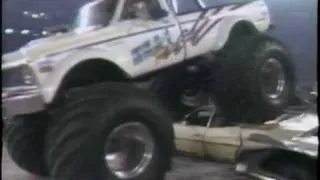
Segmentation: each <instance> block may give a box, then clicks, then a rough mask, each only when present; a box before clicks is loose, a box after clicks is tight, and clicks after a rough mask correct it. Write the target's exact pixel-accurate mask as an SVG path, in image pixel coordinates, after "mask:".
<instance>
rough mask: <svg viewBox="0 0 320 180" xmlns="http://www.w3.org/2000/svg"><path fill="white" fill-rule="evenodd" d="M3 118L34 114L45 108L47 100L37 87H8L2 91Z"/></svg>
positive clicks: (8, 118)
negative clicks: (45, 100)
mask: <svg viewBox="0 0 320 180" xmlns="http://www.w3.org/2000/svg"><path fill="white" fill-rule="evenodd" d="M1 108H2V120H4V121H6V120H10V119H12V118H13V117H14V116H18V115H26V114H32V113H36V112H39V111H42V110H44V109H45V102H44V100H43V98H42V95H41V93H40V91H39V90H38V89H37V87H35V86H32V87H15V88H6V89H3V91H2V107H1Z"/></svg>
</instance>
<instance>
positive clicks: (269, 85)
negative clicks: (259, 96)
mask: <svg viewBox="0 0 320 180" xmlns="http://www.w3.org/2000/svg"><path fill="white" fill-rule="evenodd" d="M260 80H261V81H260V82H261V89H262V92H263V94H264V95H265V96H266V97H267V98H268V99H271V100H274V99H278V98H279V97H280V96H281V95H282V93H283V92H284V90H285V86H286V78H285V72H284V69H283V67H282V64H281V63H280V62H279V61H278V60H277V59H274V58H270V59H268V60H267V61H266V62H265V63H264V64H263V65H262V68H261V71H260Z"/></svg>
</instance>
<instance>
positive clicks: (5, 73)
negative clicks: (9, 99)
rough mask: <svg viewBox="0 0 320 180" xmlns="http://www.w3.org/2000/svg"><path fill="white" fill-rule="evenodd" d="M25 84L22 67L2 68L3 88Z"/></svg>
mask: <svg viewBox="0 0 320 180" xmlns="http://www.w3.org/2000/svg"><path fill="white" fill-rule="evenodd" d="M21 85H24V80H23V75H22V70H21V67H17V68H11V69H4V70H2V88H8V87H14V86H21Z"/></svg>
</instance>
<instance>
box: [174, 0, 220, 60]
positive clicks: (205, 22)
mask: <svg viewBox="0 0 320 180" xmlns="http://www.w3.org/2000/svg"><path fill="white" fill-rule="evenodd" d="M172 4H173V8H174V11H175V13H176V16H177V19H178V21H179V23H180V25H181V29H182V34H181V37H180V40H181V41H183V42H184V43H185V47H186V54H187V59H189V58H192V57H195V56H198V55H202V54H205V53H208V52H210V51H211V50H212V48H213V43H214V41H215V36H216V33H215V32H216V27H217V26H216V25H218V22H219V21H220V19H219V18H218V16H217V15H216V14H217V13H216V12H218V11H220V10H218V9H214V8H207V9H204V8H203V7H201V3H200V2H199V1H198V0H172ZM202 4H203V3H202Z"/></svg>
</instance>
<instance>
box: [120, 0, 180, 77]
mask: <svg viewBox="0 0 320 180" xmlns="http://www.w3.org/2000/svg"><path fill="white" fill-rule="evenodd" d="M126 2H130V1H126ZM153 2H154V6H155V7H153V8H147V7H146V8H147V9H145V10H146V12H147V13H150V12H151V11H157V12H159V13H161V17H160V18H158V19H152V18H149V19H143V18H141V17H138V15H136V16H128V17H125V18H124V19H125V20H126V21H129V22H130V26H131V27H130V28H129V30H128V34H129V37H128V38H127V40H126V45H127V48H128V49H129V50H130V53H131V54H130V57H131V59H132V65H133V76H138V75H141V74H145V73H148V72H151V71H155V70H158V69H161V68H164V67H167V66H170V65H173V64H176V63H179V62H181V61H182V60H183V59H184V53H185V51H184V49H182V50H181V51H179V52H177V53H175V52H174V51H173V49H172V46H173V42H175V41H176V39H177V38H178V36H179V34H180V30H179V28H178V27H177V25H176V24H177V23H176V21H175V20H174V18H169V12H167V11H165V10H163V9H162V8H161V6H160V5H159V4H158V3H157V1H153ZM129 9H130V7H129V4H128V3H125V4H124V8H123V11H124V12H125V11H127V10H129ZM124 14H125V13H124ZM153 14H154V13H153Z"/></svg>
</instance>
